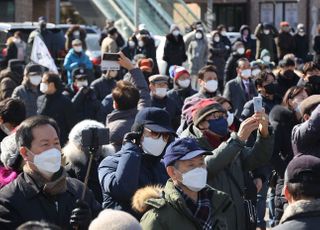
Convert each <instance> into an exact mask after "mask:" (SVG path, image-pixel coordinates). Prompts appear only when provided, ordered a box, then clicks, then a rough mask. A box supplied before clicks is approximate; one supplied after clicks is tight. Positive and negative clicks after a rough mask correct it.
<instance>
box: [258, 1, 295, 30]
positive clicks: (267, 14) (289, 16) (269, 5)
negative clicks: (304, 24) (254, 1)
mask: <svg viewBox="0 0 320 230" xmlns="http://www.w3.org/2000/svg"><path fill="white" fill-rule="evenodd" d="M281 21H287V22H289V24H290V26H291V27H296V26H297V25H298V3H297V1H292V2H281V1H280V2H276V3H275V2H264V3H260V22H266V23H271V24H274V25H275V26H276V27H279V24H280V22H281Z"/></svg>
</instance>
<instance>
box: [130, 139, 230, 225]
mask: <svg viewBox="0 0 320 230" xmlns="http://www.w3.org/2000/svg"><path fill="white" fill-rule="evenodd" d="M208 154H211V152H210V151H206V150H203V149H201V148H200V147H199V145H198V143H197V141H196V140H195V139H193V138H182V139H178V140H176V141H174V142H173V143H171V144H170V145H169V146H168V148H167V150H166V153H165V155H164V164H165V166H166V170H167V173H168V175H169V176H170V179H169V180H168V181H167V183H166V185H165V188H163V189H162V188H159V187H151V186H148V187H146V188H142V189H139V190H138V191H137V193H136V194H135V196H134V198H133V207H134V208H135V209H137V210H139V211H140V212H146V211H147V210H149V211H148V212H146V213H145V215H144V216H143V217H142V219H141V225H142V227H143V229H148V230H149V229H150V230H151V229H166V230H170V229H227V223H226V221H227V220H226V218H225V212H226V211H227V210H228V209H229V208H230V207H231V205H232V201H231V199H230V197H229V196H228V195H227V194H225V193H223V192H221V191H218V190H215V189H213V188H211V187H210V186H207V174H208V172H207V169H206V165H205V161H204V156H205V155H208Z"/></svg>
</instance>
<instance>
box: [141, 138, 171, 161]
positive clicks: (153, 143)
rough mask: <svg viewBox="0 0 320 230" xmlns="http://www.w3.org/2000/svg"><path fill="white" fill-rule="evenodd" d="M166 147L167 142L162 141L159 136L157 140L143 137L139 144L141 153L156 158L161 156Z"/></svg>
mask: <svg viewBox="0 0 320 230" xmlns="http://www.w3.org/2000/svg"><path fill="white" fill-rule="evenodd" d="M166 145H167V142H166V141H164V140H163V137H162V136H160V137H159V138H157V139H154V138H152V137H145V136H144V137H143V140H142V142H141V146H142V149H143V151H144V152H145V153H146V154H149V155H152V156H156V157H157V156H160V155H161V153H162V152H163V150H164V148H165V147H166Z"/></svg>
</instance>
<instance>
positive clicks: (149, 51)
mask: <svg viewBox="0 0 320 230" xmlns="http://www.w3.org/2000/svg"><path fill="white" fill-rule="evenodd" d="M135 37H136V38H137V53H136V54H143V55H144V56H145V57H146V58H151V59H152V61H153V63H154V66H153V71H152V73H153V74H158V73H159V69H158V64H157V55H156V52H157V48H156V46H155V42H154V39H153V38H152V37H150V35H149V34H143V35H141V34H139V36H138V35H135Z"/></svg>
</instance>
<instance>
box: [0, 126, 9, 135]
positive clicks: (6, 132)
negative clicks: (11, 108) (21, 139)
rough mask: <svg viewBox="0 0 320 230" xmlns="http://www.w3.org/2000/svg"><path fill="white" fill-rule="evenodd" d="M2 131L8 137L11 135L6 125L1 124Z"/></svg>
mask: <svg viewBox="0 0 320 230" xmlns="http://www.w3.org/2000/svg"><path fill="white" fill-rule="evenodd" d="M0 129H1V130H2V131H3V132H4V133H5V134H7V135H10V133H11V131H10V129H8V127H7V126H6V125H5V124H1V125H0Z"/></svg>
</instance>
